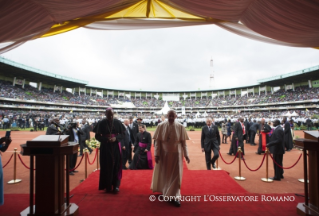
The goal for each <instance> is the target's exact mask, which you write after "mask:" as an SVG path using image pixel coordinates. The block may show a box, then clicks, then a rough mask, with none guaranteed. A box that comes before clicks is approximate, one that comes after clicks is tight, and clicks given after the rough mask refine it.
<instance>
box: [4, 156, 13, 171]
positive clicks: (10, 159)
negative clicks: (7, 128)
mask: <svg viewBox="0 0 319 216" xmlns="http://www.w3.org/2000/svg"><path fill="white" fill-rule="evenodd" d="M12 158H13V154H12V155H11V157H10V159H9V160H8V162H7V163H6V164H5V165H4V166H3V167H2V168H5V167H6V166H7V165H8V164H9V163H10V161H11V159H12Z"/></svg>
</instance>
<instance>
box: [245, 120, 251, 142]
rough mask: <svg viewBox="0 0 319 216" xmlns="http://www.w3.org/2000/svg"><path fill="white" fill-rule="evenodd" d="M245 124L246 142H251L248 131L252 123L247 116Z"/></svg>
mask: <svg viewBox="0 0 319 216" xmlns="http://www.w3.org/2000/svg"><path fill="white" fill-rule="evenodd" d="M244 125H245V128H246V130H247V136H246V143H249V138H250V137H249V135H248V133H249V127H250V124H249V121H248V119H247V118H246V120H245V123H244Z"/></svg>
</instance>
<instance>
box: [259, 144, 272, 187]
mask: <svg viewBox="0 0 319 216" xmlns="http://www.w3.org/2000/svg"><path fill="white" fill-rule="evenodd" d="M265 154H266V178H261V180H262V181H264V182H273V181H274V180H272V179H270V178H268V155H269V149H268V148H266V151H265Z"/></svg>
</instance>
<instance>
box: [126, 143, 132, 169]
mask: <svg viewBox="0 0 319 216" xmlns="http://www.w3.org/2000/svg"><path fill="white" fill-rule="evenodd" d="M127 153H128V154H127V161H128V164H131V163H132V158H133V149H132V143H130V144H129V147H128V152H127Z"/></svg>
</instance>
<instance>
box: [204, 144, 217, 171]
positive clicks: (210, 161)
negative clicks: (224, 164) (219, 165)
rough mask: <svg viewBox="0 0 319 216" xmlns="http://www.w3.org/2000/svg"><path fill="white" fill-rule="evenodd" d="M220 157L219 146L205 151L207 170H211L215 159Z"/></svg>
mask: <svg viewBox="0 0 319 216" xmlns="http://www.w3.org/2000/svg"><path fill="white" fill-rule="evenodd" d="M212 151H213V152H214V157H213V158H211V157H212ZM218 157H219V152H218V149H217V148H213V149H212V150H211V151H205V160H206V166H207V170H211V164H215V161H216V160H217V158H218Z"/></svg>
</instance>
